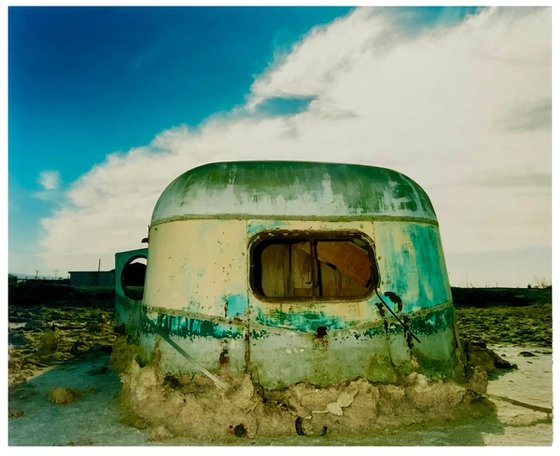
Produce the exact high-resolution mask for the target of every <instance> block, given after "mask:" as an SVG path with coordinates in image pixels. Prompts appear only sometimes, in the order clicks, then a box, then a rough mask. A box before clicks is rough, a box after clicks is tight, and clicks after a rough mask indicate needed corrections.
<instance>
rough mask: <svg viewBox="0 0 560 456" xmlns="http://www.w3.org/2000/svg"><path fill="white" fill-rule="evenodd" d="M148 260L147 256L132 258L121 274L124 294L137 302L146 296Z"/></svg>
mask: <svg viewBox="0 0 560 456" xmlns="http://www.w3.org/2000/svg"><path fill="white" fill-rule="evenodd" d="M147 265H148V259H147V258H146V257H145V256H137V257H134V258H131V259H130V260H128V261H127V263H126V264H125V265H124V267H123V269H122V272H121V286H122V289H123V291H124V293H125V294H126V295H127V296H128V297H129V298H130V299H134V300H135V301H139V300H140V299H142V297H143V296H144V280H145V278H146V268H147Z"/></svg>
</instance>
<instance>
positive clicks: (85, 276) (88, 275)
mask: <svg viewBox="0 0 560 456" xmlns="http://www.w3.org/2000/svg"><path fill="white" fill-rule="evenodd" d="M68 274H70V285H71V286H73V287H114V286H115V270H114V269H112V270H110V271H68Z"/></svg>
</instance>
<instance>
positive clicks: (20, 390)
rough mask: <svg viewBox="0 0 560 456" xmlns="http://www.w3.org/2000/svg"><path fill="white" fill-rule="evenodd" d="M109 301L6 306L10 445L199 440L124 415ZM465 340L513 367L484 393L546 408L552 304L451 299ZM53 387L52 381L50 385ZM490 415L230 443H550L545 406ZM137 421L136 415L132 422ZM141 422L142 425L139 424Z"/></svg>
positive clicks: (231, 439)
mask: <svg viewBox="0 0 560 456" xmlns="http://www.w3.org/2000/svg"><path fill="white" fill-rule="evenodd" d="M111 313H112V312H111V309H96V308H92V307H87V308H80V307H74V306H62V307H58V308H57V307H45V306H34V307H28V308H25V307H21V306H19V307H17V308H15V309H12V308H11V309H10V315H9V324H10V328H9V329H10V331H9V343H10V355H9V381H10V385H11V386H10V391H9V404H8V405H9V445H151V444H159V445H161V444H166V445H204V444H208V443H209V442H204V441H200V440H193V439H189V438H184V437H172V436H170V435H165V433H164V434H163V435H159V436H158V435H157V432H156V433H154V431H153V429H151V430H148V429H139V428H138V427H133V426H131V425H130V423H126V422H123V414H122V413H121V412H120V411H119V407H118V401H117V395H118V393H119V390H120V382H119V378H118V376H117V375H116V374H115V373H114V372H112V370H111V369H110V368H109V356H110V355H109V353H110V350H111V346H112V344H113V341H114V339H115V334H114V333H113V329H112V324H111ZM457 315H458V321H459V328H460V331H461V335H462V337H463V338H464V339H469V340H474V341H477V342H483V343H487V344H488V345H489V346H491V347H492V348H494V349H495V351H496V353H498V354H500V355H501V356H502V357H503V358H504V359H505V360H508V361H510V362H513V363H515V364H517V365H518V369H516V370H509V371H503V372H500V371H496V372H494V373H493V374H491V381H490V383H489V385H488V393H490V394H493V395H499V396H507V397H510V398H514V399H516V400H518V401H522V402H526V403H529V404H533V405H540V406H543V407H552V351H551V336H552V324H551V306H550V305H545V306H525V307H515V308H511V307H499V308H483V309H480V308H459V309H458V310H457ZM57 388H58V390H57ZM493 401H494V402H495V404H496V406H497V413H496V415H495V416H492V417H488V418H484V419H477V420H471V421H469V420H463V421H462V422H454V423H447V424H441V425H435V426H430V427H429V428H425V427H421V428H416V429H414V428H413V427H411V428H408V429H406V430H404V429H399V430H398V432H391V430H388V431H387V432H385V433H383V434H378V435H376V436H363V437H360V438H357V437H352V438H351V439H345V438H342V437H340V436H331V435H328V434H327V435H325V436H314V437H308V436H297V437H289V438H282V439H270V438H269V439H258V438H257V439H247V438H240V437H236V436H235V435H233V436H227V437H226V438H225V440H224V442H223V444H230V445H550V444H551V442H552V423H551V419H550V417H549V416H547V414H546V413H543V412H539V411H534V410H531V409H527V408H524V407H520V406H517V405H512V404H510V403H508V402H504V401H501V400H493ZM135 424H136V425H137V426H138V423H135ZM140 427H141V426H140Z"/></svg>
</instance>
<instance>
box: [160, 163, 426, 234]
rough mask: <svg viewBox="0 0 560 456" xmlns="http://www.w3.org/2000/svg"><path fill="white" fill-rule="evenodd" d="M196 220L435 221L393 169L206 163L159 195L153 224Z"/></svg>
mask: <svg viewBox="0 0 560 456" xmlns="http://www.w3.org/2000/svg"><path fill="white" fill-rule="evenodd" d="M201 215H202V216H208V217H210V216H212V217H215V216H221V217H223V216H231V217H235V216H240V215H242V216H244V217H248V216H251V217H254V218H255V217H263V216H267V217H271V218H283V217H297V218H298V219H299V220H307V219H309V218H310V217H311V218H312V217H323V218H330V219H344V218H350V219H352V218H364V217H369V218H370V219H371V218H372V217H407V218H413V219H421V220H428V221H432V222H435V221H436V215H435V213H434V209H433V207H432V204H431V202H430V199H429V198H428V196H427V195H426V193H425V192H424V190H422V188H421V187H420V186H419V185H418V184H416V183H415V182H414V181H413V180H411V179H410V178H408V177H406V176H404V175H403V174H400V173H398V172H396V171H393V170H390V169H386V168H379V167H372V166H363V165H350V164H338V163H311V162H288V161H286V162H283V161H282V162H281V161H261V162H225V163H211V164H207V165H203V166H200V167H198V168H195V169H192V170H190V171H187V172H186V173H184V174H182V175H181V176H179V177H178V178H177V179H175V180H174V181H173V182H172V183H171V184H170V185H169V186H168V187H167V188H166V189H165V191H164V192H163V193H162V195H161V196H160V198H159V200H158V202H157V204H156V206H155V209H154V211H153V215H152V225H156V224H158V223H162V222H163V221H168V220H178V219H181V218H190V217H197V216H201Z"/></svg>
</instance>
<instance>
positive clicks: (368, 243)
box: [248, 230, 380, 303]
mask: <svg viewBox="0 0 560 456" xmlns="http://www.w3.org/2000/svg"><path fill="white" fill-rule="evenodd" d="M274 240H278V241H279V242H278V243H283V242H282V241H284V242H286V243H287V242H294V244H295V243H296V242H297V241H300V242H305V241H307V242H310V244H311V248H312V249H313V250H314V251H313V253H312V258H313V263H312V264H313V266H312V277H313V281H314V283H313V286H312V287H311V288H312V290H313V292H312V296H267V295H265V294H264V292H262V291H261V290H262V277H261V276H260V275H261V274H262V273H261V272H260V268H261V259H260V258H256V255H259V252H260V254H262V251H263V250H264V248H265V247H263V246H262V244H263V243H264V244H268V245H271V244H273V241H274ZM356 240H359V241H361V244H363V245H359V246H358V247H361V248H362V249H364V250H366V251H367V254H368V259H369V271H370V277H369V281H368V283H367V287H366V291H365V292H364V293H363V294H359V295H348V296H319V295H317V293H316V290H319V294H321V291H320V289H321V285H322V283H321V282H320V281H321V278H320V274H318V271H320V265H319V263H320V260H319V259H318V255H317V250H316V249H317V242H320V241H323V242H325V241H327V242H328V241H332V242H336V241H350V242H352V243H354V244H356V243H355V242H354V241H356ZM271 241H272V242H271ZM248 250H249V288H250V289H251V291H252V293H253V294H254V295H255V296H256V297H257V298H258V299H259V300H260V301H264V302H271V303H278V302H294V303H298V302H300V303H301V302H309V301H313V302H332V301H345V302H348V301H366V300H368V299H369V298H371V296H372V295H373V294H374V293H375V289H376V288H377V287H378V286H379V281H380V274H379V268H378V266H377V262H376V259H375V246H374V242H373V240H372V239H371V238H370V237H369V236H367V235H366V234H365V233H363V232H360V231H347V230H346V231H343V230H341V231H299V230H275V231H264V232H261V233H258V234H256V235H255V236H253V238H252V239H251V240H250V241H249V249H248ZM329 266H332V265H329ZM315 281H317V282H318V283H315Z"/></svg>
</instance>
